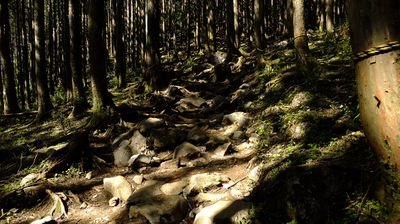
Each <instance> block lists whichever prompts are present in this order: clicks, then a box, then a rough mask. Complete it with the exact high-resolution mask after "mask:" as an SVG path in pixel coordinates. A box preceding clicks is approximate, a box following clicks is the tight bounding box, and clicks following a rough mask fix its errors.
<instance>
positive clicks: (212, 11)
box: [207, 1, 217, 54]
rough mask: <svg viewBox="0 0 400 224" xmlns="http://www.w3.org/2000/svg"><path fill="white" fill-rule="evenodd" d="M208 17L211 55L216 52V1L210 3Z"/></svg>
mask: <svg viewBox="0 0 400 224" xmlns="http://www.w3.org/2000/svg"><path fill="white" fill-rule="evenodd" d="M207 8H208V15H207V35H208V48H209V49H210V52H211V54H213V53H214V52H215V51H216V48H217V46H216V39H215V35H216V33H215V32H216V31H215V29H216V28H215V8H216V7H215V1H208V5H207Z"/></svg>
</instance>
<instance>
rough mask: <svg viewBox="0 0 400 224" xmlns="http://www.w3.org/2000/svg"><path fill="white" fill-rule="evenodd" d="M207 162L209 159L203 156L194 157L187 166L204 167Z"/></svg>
mask: <svg viewBox="0 0 400 224" xmlns="http://www.w3.org/2000/svg"><path fill="white" fill-rule="evenodd" d="M206 164H207V159H206V158H203V157H200V158H197V159H194V160H192V161H189V162H188V163H187V166H188V167H202V166H204V165H206Z"/></svg>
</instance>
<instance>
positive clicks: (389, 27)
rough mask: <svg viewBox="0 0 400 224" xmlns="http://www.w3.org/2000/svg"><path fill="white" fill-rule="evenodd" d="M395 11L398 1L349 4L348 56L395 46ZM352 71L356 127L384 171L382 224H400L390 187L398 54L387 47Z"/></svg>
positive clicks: (396, 163) (396, 155) (396, 142)
mask: <svg viewBox="0 0 400 224" xmlns="http://www.w3.org/2000/svg"><path fill="white" fill-rule="evenodd" d="M399 12H400V4H399V3H398V2H397V1H381V0H352V1H350V5H349V22H350V35H351V41H352V47H353V53H354V54H357V53H360V52H363V51H366V50H368V49H371V48H372V47H378V46H380V47H382V46H381V45H385V44H388V43H390V42H393V41H400V17H399ZM397 43H398V42H397ZM399 47H400V44H398V47H397V49H398V48H399ZM355 67H356V69H355V71H356V81H357V91H358V98H359V104H360V115H361V122H362V125H363V128H364V131H365V134H366V136H367V138H368V140H369V142H370V144H371V145H372V147H373V150H374V152H375V154H376V156H377V157H378V159H379V161H380V164H381V168H382V169H381V170H382V171H383V172H382V174H383V175H382V177H383V178H384V180H383V184H379V185H380V186H381V189H380V191H379V192H380V194H379V197H380V198H379V199H380V200H381V201H386V203H387V206H388V209H389V220H388V222H387V223H399V221H400V205H399V201H400V193H399V191H398V187H395V186H399V184H400V175H399V171H400V113H399V111H400V61H399V50H396V48H395V49H393V48H391V49H386V50H384V51H379V52H377V53H375V54H372V55H368V56H367V57H363V58H357V59H356V64H355ZM386 186H387V187H386ZM383 192H384V193H383Z"/></svg>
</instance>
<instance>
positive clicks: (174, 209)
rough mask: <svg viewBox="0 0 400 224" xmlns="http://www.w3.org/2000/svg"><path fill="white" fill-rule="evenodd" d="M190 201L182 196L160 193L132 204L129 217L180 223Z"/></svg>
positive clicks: (159, 223)
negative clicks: (139, 202)
mask: <svg viewBox="0 0 400 224" xmlns="http://www.w3.org/2000/svg"><path fill="white" fill-rule="evenodd" d="M187 210H188V203H187V201H186V200H185V199H184V198H183V197H182V196H166V195H159V196H157V197H151V198H149V199H148V200H147V201H145V202H143V203H141V204H138V205H135V206H131V207H130V208H129V218H131V219H135V220H137V221H139V219H143V220H140V221H148V222H150V223H151V224H161V223H180V221H182V220H183V218H184V217H185V216H186V213H187Z"/></svg>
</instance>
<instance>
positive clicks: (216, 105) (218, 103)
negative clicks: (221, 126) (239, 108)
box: [211, 95, 229, 111]
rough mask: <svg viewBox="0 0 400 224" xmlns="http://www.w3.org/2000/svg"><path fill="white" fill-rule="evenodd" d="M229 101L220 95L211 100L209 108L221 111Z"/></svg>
mask: <svg viewBox="0 0 400 224" xmlns="http://www.w3.org/2000/svg"><path fill="white" fill-rule="evenodd" d="M228 103H229V101H228V100H227V99H226V98H225V97H223V96H221V95H217V96H216V97H214V98H213V100H212V103H211V108H212V109H213V110H214V111H215V110H219V109H223V106H224V105H226V104H228Z"/></svg>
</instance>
